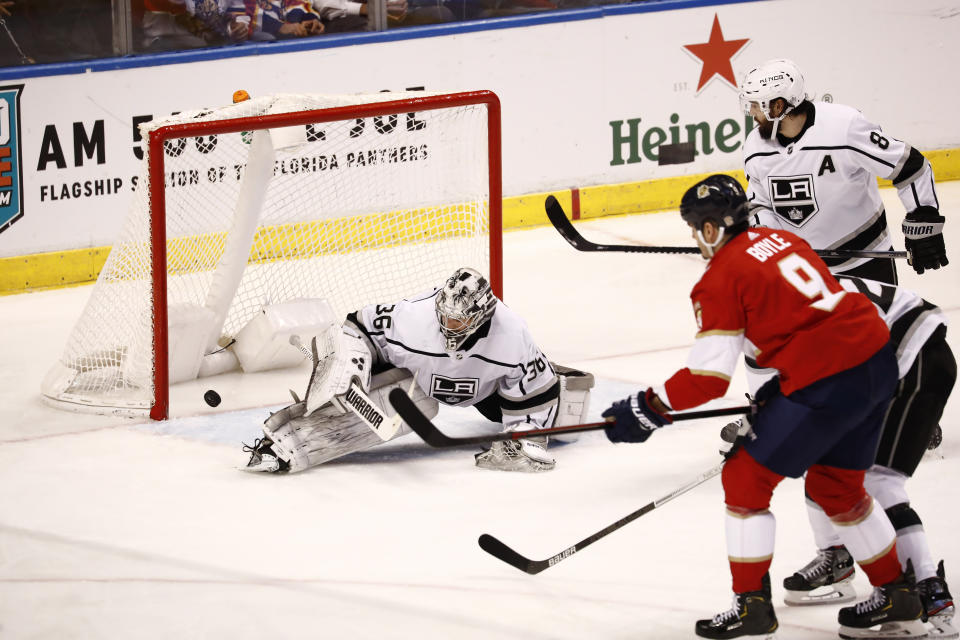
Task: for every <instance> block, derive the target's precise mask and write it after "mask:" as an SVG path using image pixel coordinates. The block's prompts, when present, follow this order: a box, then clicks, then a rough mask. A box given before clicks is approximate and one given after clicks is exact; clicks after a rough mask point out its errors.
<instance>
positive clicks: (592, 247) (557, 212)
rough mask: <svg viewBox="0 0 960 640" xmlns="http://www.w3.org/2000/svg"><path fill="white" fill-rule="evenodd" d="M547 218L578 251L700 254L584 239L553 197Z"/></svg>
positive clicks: (845, 254)
mask: <svg viewBox="0 0 960 640" xmlns="http://www.w3.org/2000/svg"><path fill="white" fill-rule="evenodd" d="M544 207H545V208H546V210H547V217H548V218H550V222H551V223H552V224H553V226H554V228H555V229H556V230H557V231H559V232H560V235H561V236H563V239H564V240H566V241H567V242H569V243H570V244H571V245H572V246H573V248H574V249H576V250H577V251H620V252H624V253H691V254H697V255H699V254H700V249H698V248H697V247H643V246H638V245H633V244H597V243H595V242H590V241H589V240H587V239H586V238H584V237H583V236H582V235H580V233H579V232H578V231H577V230H576V229H575V228H574V227H573V223H572V222H570V220H569V219H568V218H567V214H566V213H565V212H564V211H563V207H562V206H561V205H560V203H559V202H557V199H556V198H555V197H553V196H547V200H546V202H545V203H544ZM815 252H816V254H817V255H818V256H820V257H821V258H890V259H893V258H909V257H910V252H909V251H856V250H853V249H816V250H815Z"/></svg>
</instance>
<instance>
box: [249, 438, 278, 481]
mask: <svg viewBox="0 0 960 640" xmlns="http://www.w3.org/2000/svg"><path fill="white" fill-rule="evenodd" d="M272 445H273V440H271V439H270V438H268V437H267V436H264V437H262V438H257V439H256V440H254V441H253V445H252V446H251V445H249V444H244V445H243V452H244V453H249V454H250V459H249V460H248V461H247V466H246V467H244V468H243V470H244V471H255V472H260V473H283V472H284V471H287V470H288V469H289V468H290V465H289V464H287V463H286V462H285V461H283V460H281V459H280V458H279V457H278V456H277V454H276V453H275V452H274V451H273V447H272Z"/></svg>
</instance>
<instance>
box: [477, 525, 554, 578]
mask: <svg viewBox="0 0 960 640" xmlns="http://www.w3.org/2000/svg"><path fill="white" fill-rule="evenodd" d="M477 544H479V545H480V548H481V549H483V550H484V551H486V552H487V553H489V554H490V555H492V556H493V557H494V558H496V559H498V560H502V561H503V562H506V563H507V564H509V565H510V566H512V567H516V568H517V569H520V571H523V572H524V573H529V574H530V575H536V574H538V573H540V572H541V571H543V570H544V569H545V568H546V565H544V566H540V564H541V563H539V562H535V561H533V560H530V559H529V558H524V557H523V556H522V555H520V554H519V553H517V552H516V551H514V550H513V549H511V548H510V547H508V546H507V545H505V544H503V543H502V542H500V541H499V540H497V539H496V538H494V537H493V536H491V535H489V534H487V533H484V534H482V535H481V536H480V538H478V539H477Z"/></svg>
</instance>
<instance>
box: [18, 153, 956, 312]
mask: <svg viewBox="0 0 960 640" xmlns="http://www.w3.org/2000/svg"><path fill="white" fill-rule="evenodd" d="M923 155H924V156H926V158H927V159H928V160H929V161H930V164H931V165H932V166H933V172H934V175H935V176H936V179H937V181H938V182H944V181H947V180H960V149H941V150H937V151H924V152H923ZM707 175H709V174H707V173H698V174H691V175H686V176H677V177H671V178H658V179H654V180H644V181H641V182H626V183H622V184H610V185H600V186H592V187H582V188H581V189H580V217H581V219H587V218H600V217H604V216H612V215H625V214H636V213H653V212H655V211H667V210H672V209H676V208H677V206H678V204H679V202H680V196H681V195H683V192H684V191H686V189H687V188H688V187H690V186H691V185H693V184H695V183H696V182H698V181H700V180H702V179H703V178H705V177H706V176H707ZM730 175H732V176H733V177H735V178H736V179H737V180H739V181H740V182H741V183H744V184H745V179H744V175H743V171H733V172H730ZM878 182H879V184H880V186H881V187H889V186H890V182H889V181H887V180H879V181H878ZM551 194H552V195H554V196H556V198H557V200H559V202H560V204H561V205H562V206H563V208H564V210H565V211H567V212H568V213H572V198H571V194H570V191H569V190H567V189H564V190H562V191H555V192H543V193H529V194H525V195H522V196H513V197H509V198H504V200H503V228H504V230H509V229H518V228H523V227H534V226H541V225H547V224H550V222H549V220H547V215H546V213H545V212H544V210H543V201H544V198H546V196H547V195H551ZM384 215H391V216H395V215H396V214H384ZM341 222H342V221H341ZM404 222H405V225H407V226H406V227H404V228H400V227H394V228H393V229H392V230H391V233H392V234H393V235H392V236H390V238H389V240H387V241H385V242H388V243H389V244H382V245H380V246H390V245H391V244H402V243H403V242H409V241H412V240H423V239H424V238H426V237H427V235H428V232H429V234H430V236H431V237H437V236H436V233H437V229H436V228H433V227H430V224H432V222H433V221H427V220H420V219H418V216H417V215H415V214H414V213H413V212H411V215H409V217H406V218H405V220H404ZM381 223H382V220H381V219H379V218H377V217H376V216H374V217H373V218H371V219H370V220H369V221H368V222H366V223H365V224H364V225H363V226H364V227H367V228H364V229H361V228H358V229H357V230H356V233H352V234H350V236H351V237H359V236H361V235H362V232H366V231H368V230H369V227H370V226H376V225H378V224H381ZM314 224H316V223H314ZM320 224H322V223H320ZM358 227H360V225H358ZM299 231H300V230H298V229H293V228H291V229H289V230H284V231H282V232H281V233H279V234H278V236H277V238H276V239H274V240H271V241H265V243H264V244H262V245H259V246H255V249H254V251H262V254H261V257H260V258H259V259H262V260H271V259H276V258H278V257H280V256H284V257H288V256H289V254H284V253H283V251H285V250H286V249H285V248H283V247H282V244H283V240H281V238H283V237H289V236H295V235H297V233H298V232H299ZM317 231H319V230H317ZM311 233H312V231H311ZM441 233H442V232H441ZM321 237H322V236H321ZM203 241H212V242H219V243H221V244H222V242H223V239H222V238H206V239H205V240H204V239H202V238H200V237H196V238H188V239H183V240H180V241H179V242H180V244H177V241H172V242H173V244H172V245H171V244H170V243H168V247H169V248H170V249H171V253H170V255H169V257H168V259H169V261H170V263H171V264H174V265H178V268H181V269H191V268H195V267H191V266H190V264H189V260H186V258H185V256H187V255H192V254H191V253H190V250H192V248H193V246H192V243H200V242H203ZM293 246H294V247H301V248H302V247H303V245H301V244H296V243H295V244H294V245H293ZM324 247H327V248H328V249H329V244H328V243H325V242H319V243H318V244H316V245H314V249H315V250H317V251H321V252H322V251H323V248H324ZM364 248H371V247H364ZM296 250H300V249H299V248H298V249H296ZM109 253H110V247H94V248H88V249H70V250H65V251H54V252H50V253H36V254H31V255H27V256H13V257H9V258H0V295H4V294H10V293H20V292H22V291H28V290H34V289H50V288H59V287H68V286H74V285H79V284H86V283H89V282H92V281H94V280H96V278H97V275H98V274H99V273H100V270H101V269H102V268H103V264H104V262H105V261H106V258H107V255H108V254H109ZM298 255H304V257H306V255H308V254H298Z"/></svg>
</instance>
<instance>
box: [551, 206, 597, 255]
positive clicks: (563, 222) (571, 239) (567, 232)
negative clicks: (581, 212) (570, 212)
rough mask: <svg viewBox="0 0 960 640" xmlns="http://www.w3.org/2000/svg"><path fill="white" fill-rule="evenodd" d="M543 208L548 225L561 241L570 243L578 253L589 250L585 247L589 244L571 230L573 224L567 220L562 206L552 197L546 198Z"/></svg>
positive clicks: (575, 231)
mask: <svg viewBox="0 0 960 640" xmlns="http://www.w3.org/2000/svg"><path fill="white" fill-rule="evenodd" d="M543 207H544V209H546V211H547V218H548V219H549V220H550V224H552V225H553V228H554V229H556V230H557V231H558V232H559V233H560V235H561V236H563V239H564V240H566V241H567V242H568V243H570V245H571V246H573V248H574V249H577V250H579V251H587V250H589V249H590V247H589V246H587V245H589V244H590V243H588V242H586V241H585V240H584V239H583V236H581V235H580V234H579V233H577V230H576V229H574V228H573V223H572V222H570V220H569V219H568V218H567V214H566V212H565V211H564V210H563V206H562V205H561V204H560V202H559V201H558V200H557V199H556V198H555V197H554V196H552V195H550V196H547V199H546V200H545V201H544V203H543Z"/></svg>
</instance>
